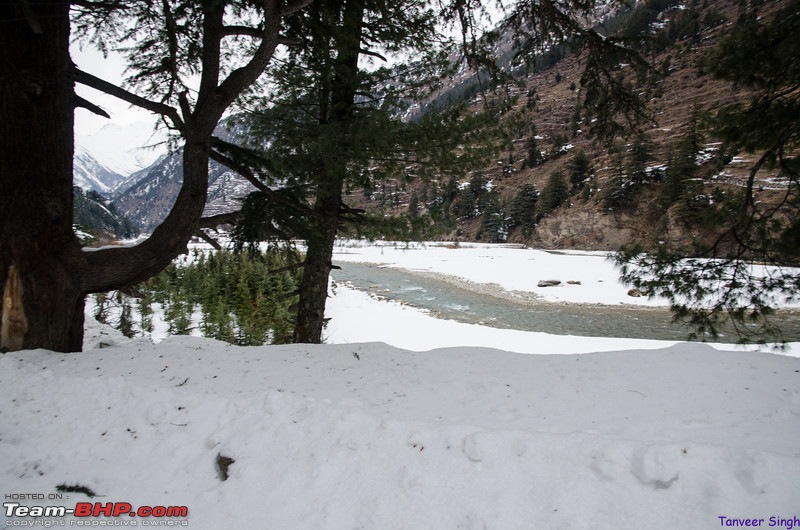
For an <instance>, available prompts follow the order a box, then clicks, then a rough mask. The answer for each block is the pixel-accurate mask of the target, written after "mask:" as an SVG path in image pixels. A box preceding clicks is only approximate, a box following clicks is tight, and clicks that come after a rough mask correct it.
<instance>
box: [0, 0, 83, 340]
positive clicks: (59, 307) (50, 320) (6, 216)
mask: <svg viewBox="0 0 800 530" xmlns="http://www.w3.org/2000/svg"><path fill="white" fill-rule="evenodd" d="M24 4H25V3H23V2H19V3H11V4H10V5H8V3H6V4H4V5H3V7H0V28H2V30H0V138H1V139H2V141H0V150H2V151H0V197H2V198H3V199H4V200H3V201H2V209H0V289H1V290H2V293H3V306H2V309H1V310H0V311H1V312H2V327H0V347H1V348H4V349H7V350H15V349H20V348H28V347H41V348H49V349H53V350H59V351H70V350H72V351H74V350H79V349H80V347H81V341H82V329H83V300H84V298H83V293H82V292H81V289H80V286H79V285H78V281H77V274H76V272H77V270H76V269H77V267H78V266H79V264H80V248H79V244H78V241H77V240H76V238H75V236H74V234H73V232H72V150H73V146H72V134H73V133H72V124H73V87H72V76H71V67H72V66H71V65H72V63H71V61H70V56H69V5H68V2H47V1H35V0H31V1H29V2H27V6H25V8H23V7H21V6H22V5H24ZM31 139H35V140H34V141H31ZM12 197H13V199H11V200H9V199H10V198H12Z"/></svg>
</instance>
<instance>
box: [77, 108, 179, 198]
mask: <svg viewBox="0 0 800 530" xmlns="http://www.w3.org/2000/svg"><path fill="white" fill-rule="evenodd" d="M165 140H166V135H165V133H164V132H163V131H154V130H153V124H152V123H148V122H135V123H130V124H125V125H119V124H115V123H109V124H108V125H106V126H104V127H103V128H102V129H100V130H99V131H97V132H95V133H93V134H90V135H78V136H77V137H76V138H75V144H76V149H75V152H76V156H77V154H78V152H79V149H82V150H83V151H84V152H87V153H89V154H91V156H92V157H93V158H94V159H95V160H97V162H98V163H99V164H100V165H101V166H103V167H105V168H106V169H108V170H110V171H112V172H114V173H117V174H120V175H122V176H124V177H128V176H130V175H131V174H133V173H135V172H137V171H139V170H141V169H144V168H146V167H148V166H151V165H152V164H153V163H155V162H156V160H158V159H159V158H160V157H162V156H163V155H164V154H166V152H167V146H166V144H165V143H164V141H165ZM112 187H113V186H112Z"/></svg>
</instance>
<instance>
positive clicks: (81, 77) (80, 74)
mask: <svg viewBox="0 0 800 530" xmlns="http://www.w3.org/2000/svg"><path fill="white" fill-rule="evenodd" d="M73 74H74V76H75V81H76V82H78V83H80V84H82V85H86V86H88V87H90V88H94V89H95V90H99V91H100V92H103V93H105V94H108V95H109V96H114V97H115V98H118V99H121V100H122V101H125V102H127V103H130V104H131V105H135V106H137V107H140V108H143V109H145V110H149V111H150V112H153V113H155V114H160V115H162V116H165V117H167V118H169V119H170V121H171V122H172V124H173V125H174V126H175V128H176V129H178V130H179V131H183V129H184V122H183V120H182V119H181V117H180V115H179V114H178V111H177V110H176V109H174V108H173V107H170V106H169V105H165V104H164V103H158V102H156V101H151V100H149V99H147V98H143V97H142V96H139V95H137V94H134V93H133V92H128V91H127V90H125V89H124V88H121V87H118V86H117V85H115V84H113V83H109V82H108V81H105V80H103V79H100V78H99V77H97V76H94V75H92V74H90V73H88V72H84V71H83V70H81V69H79V68H77V67H75V68H74V69H73Z"/></svg>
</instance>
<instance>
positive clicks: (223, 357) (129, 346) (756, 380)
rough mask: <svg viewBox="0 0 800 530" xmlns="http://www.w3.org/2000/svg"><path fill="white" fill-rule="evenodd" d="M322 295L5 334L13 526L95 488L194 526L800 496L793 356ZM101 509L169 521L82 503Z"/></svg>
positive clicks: (616, 523) (633, 507) (624, 508)
mask: <svg viewBox="0 0 800 530" xmlns="http://www.w3.org/2000/svg"><path fill="white" fill-rule="evenodd" d="M444 250H449V249H444ZM444 250H443V251H444ZM461 250H463V249H461ZM461 250H456V251H454V252H459V253H461ZM383 251H384V252H386V249H383ZM348 252H352V251H348ZM369 252H374V253H375V255H376V256H377V255H379V254H378V252H379V250H378V249H375V250H370V251H369ZM477 252H479V250H476V251H475V253H476V255H477ZM482 252H483V253H484V254H488V252H489V251H488V249H483V250H482ZM384 255H385V254H384ZM460 255H462V256H463V255H464V254H463V253H462V254H460ZM420 256H421V254H420ZM476 257H477V256H476ZM340 258H341V253H340V254H338V255H337V259H340ZM359 259H361V260H363V255H362V256H361V257H360V258H359ZM376 259H377V258H376ZM425 259H427V258H425ZM509 259H512V258H509ZM387 261H388V260H387ZM449 261H450V260H448V261H443V262H442V263H448V262H449ZM487 261H488V260H487ZM495 261H496V258H495ZM415 264H416V266H419V265H420V261H419V258H415ZM487 267H488V265H487ZM477 268H478V267H477V266H476V267H473V266H472V265H470V263H469V262H468V260H467V262H465V263H462V264H461V265H460V269H459V270H461V271H462V274H463V271H466V270H476V269H477ZM430 270H431V271H432V272H437V273H439V272H442V271H441V270H434V268H433V267H431V268H430ZM563 270H566V269H563ZM576 270H577V271H578V272H580V271H584V272H586V271H585V270H584V269H583V268H579V269H576ZM578 272H575V273H572V272H570V273H569V274H567V273H566V272H565V273H564V275H563V279H564V280H567V279H576V280H579V281H582V283H581V285H580V286H578V285H577V284H569V287H564V291H565V292H566V291H567V289H572V287H576V288H579V287H581V286H586V285H588V283H583V281H584V280H586V278H587V277H588V273H587V274H586V275H585V276H584V277H580V276H578V277H577V278H576V277H575V276H576V275H577V274H578ZM590 272H591V274H595V271H593V270H590ZM532 276H533V278H531V279H530V281H531V282H534V281H537V280H538V279H540V278H538V276H537V275H535V274H534V275H532ZM462 277H463V276H462ZM468 279H470V280H471V281H477V279H476V278H475V277H471V278H468ZM506 281H507V282H508V284H507V285H508V287H510V288H511V289H520V288H521V287H525V286H523V285H521V283H513V282H515V281H517V280H513V281H512V279H506V278H505V277H503V278H501V279H500V280H499V281H495V282H494V283H502V282H506ZM596 283H606V281H605V280H604V281H603V282H596ZM608 283H611V282H610V281H609V282H608ZM513 285H516V287H514V286H513ZM526 285H527V286H528V287H530V284H526ZM615 286H616V287H618V288H622V287H621V286H619V285H618V284H617V285H615ZM329 316H332V317H333V319H332V320H331V322H330V324H329V327H328V330H327V333H328V340H329V342H331V344H328V345H322V346H309V345H291V346H268V347H253V348H240V347H236V346H231V345H228V344H224V343H220V342H216V341H212V340H208V339H200V338H192V337H172V338H167V339H166V340H164V341H162V342H160V343H158V344H152V343H151V342H149V341H147V340H144V339H138V340H133V341H131V340H128V339H124V338H123V337H121V335H119V334H118V333H116V332H114V331H113V330H111V329H110V328H107V327H104V326H101V325H99V324H97V323H94V322H91V321H88V322H87V324H88V325H89V329H88V330H87V337H86V348H87V351H86V352H84V353H80V354H71V355H64V354H55V353H52V352H46V351H24V352H16V353H7V354H4V355H0V387H2V388H3V392H2V393H0V492H2V493H3V494H4V495H6V500H5V501H4V502H5V503H6V506H4V511H3V512H2V513H0V526H3V527H14V526H16V527H19V526H21V525H22V524H23V523H25V524H27V525H30V524H39V525H40V526H43V525H44V523H45V520H47V521H48V522H49V523H52V524H53V525H55V524H59V523H60V522H64V523H65V525H67V526H68V525H70V524H71V523H75V522H77V520H76V519H75V518H71V517H69V516H68V517H55V518H36V517H33V518H32V517H18V515H20V514H19V512H18V511H15V510H17V508H19V507H21V506H33V505H39V506H55V505H63V506H66V507H67V508H74V507H75V505H76V503H80V502H89V503H94V502H100V503H102V504H103V505H105V504H106V503H127V504H129V505H130V506H131V509H134V510H135V509H136V508H137V507H141V506H165V507H185V508H186V510H187V512H188V516H187V517H177V518H173V519H169V520H168V522H170V523H174V524H178V525H182V524H184V523H185V524H186V525H187V526H188V527H189V528H195V529H201V530H203V529H209V530H211V529H219V528H226V529H227V528H256V529H262V528H263V529H277V530H282V529H287V530H288V529H292V530H295V529H301V530H302V529H314V530H317V529H331V530H339V529H342V530H344V529H353V528H363V529H370V530H371V529H378V530H380V529H406V528H408V529H411V528H413V529H415V530H416V529H432V530H433V529H436V530H438V529H451V528H453V529H455V528H489V529H498V530H507V529H512V530H513V529H527V528H542V529H570V530H573V529H576V530H581V529H593V530H595V529H601V530H602V529H614V530H617V529H634V528H653V529H665V530H666V529H670V530H673V529H676V528H681V529H683V528H687V529H688V528H691V529H706V528H708V529H712V528H721V527H724V525H725V521H726V520H729V519H725V518H736V519H741V520H744V519H754V520H756V521H757V520H759V519H763V522H762V524H761V526H762V527H772V528H791V526H790V525H792V524H793V521H794V519H793V518H794V517H798V518H800V504H798V499H800V481H798V480H797V477H798V476H799V475H800V447H798V444H797V440H798V437H799V436H800V359H798V358H795V357H791V356H786V355H778V354H775V353H771V352H770V351H769V350H767V351H764V352H748V351H725V350H732V349H734V348H733V346H721V345H715V347H711V346H709V345H704V344H691V343H677V344H671V343H664V342H659V341H641V340H629V339H607V338H594V337H569V336H553V335H548V334H544V333H524V332H516V331H513V330H500V329H494V328H487V327H484V326H475V325H468V324H460V323H456V322H452V321H444V320H440V319H436V318H433V317H432V316H430V315H428V314H425V313H424V312H421V311H419V310H416V309H413V308H410V307H408V306H403V305H401V304H397V303H389V302H385V301H380V300H377V299H375V298H374V297H370V296H369V295H367V294H365V293H362V292H359V291H355V290H352V289H348V288H346V287H345V286H342V285H340V286H338V287H337V289H336V293H335V296H333V297H332V298H331V300H330V304H329ZM363 341H370V342H363ZM376 341H379V342H376ZM387 342H389V343H391V344H392V345H389V344H386V343H387ZM101 344H102V345H103V346H104V347H102V348H99V346H100V345H101ZM456 346H457V347H456ZM476 346H477V347H476ZM489 346H491V347H494V348H497V349H490V348H488V347H489ZM793 346H796V345H793ZM440 347H441V348H443V349H433V348H440ZM402 348H405V349H402ZM412 349H413V350H417V351H409V350H412ZM500 349H503V350H510V351H525V352H535V353H539V354H541V355H525V354H520V353H511V352H510V351H500ZM427 350H431V351H427ZM795 351H797V350H796V348H795V349H793V350H792V353H794V352H795ZM591 352H597V353H591ZM555 353H558V354H562V355H550V354H555ZM579 353H582V354H579ZM59 486H62V489H63V487H66V488H67V489H68V490H69V489H71V490H72V491H68V492H62V493H59V492H58V490H57V488H58V487H59ZM88 493H94V494H96V495H97V497H91V498H90V497H89V496H88ZM51 495H52V496H54V497H57V496H58V495H62V496H63V497H62V498H61V499H56V498H49V497H50V496H51ZM37 496H41V497H40V498H38V497H37ZM9 503H10V504H14V503H17V504H19V505H20V506H17V507H13V506H12V507H9ZM117 506H120V504H118V505H117ZM121 506H122V507H125V505H124V504H123V505H121ZM770 518H773V521H774V523H775V524H772V525H770ZM90 519H91V518H90ZM106 520H107V522H108V523H109V524H114V525H115V526H121V525H122V524H125V525H132V524H133V523H138V526H145V525H146V524H147V523H163V522H165V521H164V520H160V521H159V520H156V519H155V518H152V517H130V516H127V515H125V516H123V517H121V518H116V519H114V518H109V519H105V518H100V519H91V520H89V521H88V522H89V523H90V524H91V522H96V523H99V522H101V521H106ZM80 522H87V519H85V518H83V519H80Z"/></svg>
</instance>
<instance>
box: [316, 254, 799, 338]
mask: <svg viewBox="0 0 800 530" xmlns="http://www.w3.org/2000/svg"><path fill="white" fill-rule="evenodd" d="M337 265H338V266H340V267H341V270H334V271H333V272H332V273H331V276H332V277H333V279H334V281H336V282H340V283H347V284H350V285H351V286H353V287H355V288H356V289H359V290H361V291H365V292H369V293H372V294H375V295H378V296H380V297H382V298H385V299H388V300H395V301H398V302H401V303H405V304H408V305H410V306H413V307H418V308H422V309H426V310H428V311H430V312H431V313H433V314H434V315H435V316H437V317H440V318H445V319H449V320H456V321H458V322H465V323H469V324H481V325H485V326H492V327H497V328H505V329H516V330H521V331H540V332H545V333H553V334H556V335H582V336H589V337H622V338H626V337H627V338H641V339H659V340H686V339H687V338H688V336H689V333H690V329H689V328H688V327H686V326H685V325H683V324H682V323H679V322H673V319H672V314H671V313H670V312H669V311H668V310H666V309H658V308H649V307H625V306H605V305H584V304H560V303H552V302H541V301H536V302H531V301H523V300H514V299H513V298H512V297H510V296H504V293H500V292H492V291H491V290H488V289H481V288H480V286H478V285H465V284H459V283H453V282H451V281H445V280H443V279H441V278H437V277H434V276H431V275H427V274H421V273H413V272H409V271H404V270H401V269H392V268H389V267H378V266H373V265H367V264H362V263H338V264H337ZM478 291H482V292H478ZM775 321H776V322H779V323H780V325H781V328H782V329H783V333H784V338H785V339H786V340H787V341H792V342H794V341H800V314H798V312H779V313H778V314H777V315H776V316H775ZM736 340H737V337H736V335H735V334H734V333H732V332H730V331H729V332H723V334H721V336H720V337H719V338H717V339H715V340H714V342H730V343H733V342H736Z"/></svg>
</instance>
